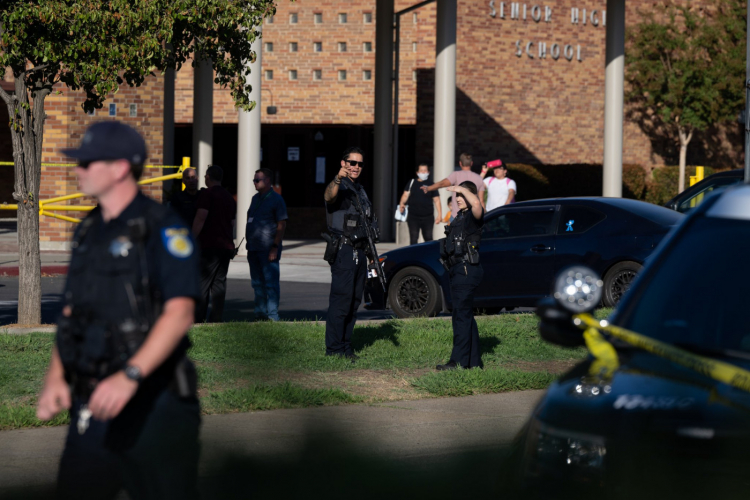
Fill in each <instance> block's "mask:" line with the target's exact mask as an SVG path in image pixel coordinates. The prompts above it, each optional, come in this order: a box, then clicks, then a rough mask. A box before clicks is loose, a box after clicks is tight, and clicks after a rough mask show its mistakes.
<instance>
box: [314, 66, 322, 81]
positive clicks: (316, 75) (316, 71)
mask: <svg viewBox="0 0 750 500" xmlns="http://www.w3.org/2000/svg"><path fill="white" fill-rule="evenodd" d="M322 79H323V71H321V70H319V69H314V70H313V80H315V81H320V80H322Z"/></svg>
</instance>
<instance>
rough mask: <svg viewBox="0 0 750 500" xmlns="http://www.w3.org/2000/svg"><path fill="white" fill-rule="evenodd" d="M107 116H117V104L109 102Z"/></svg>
mask: <svg viewBox="0 0 750 500" xmlns="http://www.w3.org/2000/svg"><path fill="white" fill-rule="evenodd" d="M109 116H117V104H115V103H110V104H109Z"/></svg>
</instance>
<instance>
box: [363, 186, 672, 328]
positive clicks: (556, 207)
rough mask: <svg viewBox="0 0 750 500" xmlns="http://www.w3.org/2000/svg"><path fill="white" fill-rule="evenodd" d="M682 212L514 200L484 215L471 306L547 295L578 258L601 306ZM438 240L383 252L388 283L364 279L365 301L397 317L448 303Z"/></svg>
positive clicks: (630, 204) (611, 203) (523, 302)
mask: <svg viewBox="0 0 750 500" xmlns="http://www.w3.org/2000/svg"><path fill="white" fill-rule="evenodd" d="M683 217H684V216H683V215H682V214H680V213H678V212H675V211H672V210H668V209H666V208H664V207H660V206H656V205H652V204H650V203H644V202H641V201H635V200H627V199H622V198H559V199H547V200H534V201H526V202H521V203H514V204H511V205H506V206H504V207H501V208H498V209H495V210H493V211H492V212H490V213H488V214H486V215H485V219H484V220H485V223H484V230H483V232H482V242H481V245H480V248H479V254H480V262H481V263H482V266H483V267H484V281H483V282H482V284H481V285H480V286H479V288H478V289H477V291H476V295H475V296H474V305H475V306H476V307H477V308H479V309H483V310H485V311H486V312H497V311H499V310H500V309H502V308H514V307H531V306H534V305H536V303H537V302H538V301H539V299H541V298H542V297H545V296H548V295H549V294H550V291H551V289H552V281H553V278H554V277H555V275H556V274H557V273H558V272H559V270H560V269H563V268H565V267H568V266H571V265H574V264H582V265H586V266H588V267H590V268H592V269H593V270H594V271H596V272H597V273H599V274H600V276H604V282H605V286H604V298H603V301H604V304H605V305H607V306H614V305H615V304H617V302H618V301H619V300H620V297H621V296H622V294H623V293H624V292H625V291H626V290H627V289H628V288H629V287H630V283H631V282H632V281H633V279H634V278H635V277H636V275H637V274H638V273H639V272H640V270H641V267H642V265H643V263H644V261H645V260H646V258H647V257H648V256H649V255H650V254H651V252H652V251H653V249H654V248H656V245H657V244H658V243H659V242H660V241H661V239H662V238H663V237H664V236H665V235H666V234H667V232H669V230H670V229H671V228H672V227H673V226H675V225H676V224H677V223H679V222H680V220H681V219H682V218H683ZM439 257H440V242H439V241H431V242H427V243H422V244H419V245H413V246H409V247H404V248H399V249H397V250H392V251H390V252H387V253H385V254H383V256H382V257H381V258H384V259H385V260H384V261H383V269H384V272H385V275H386V278H387V280H388V283H389V286H388V291H387V293H383V289H382V287H381V286H380V284H379V283H378V282H377V281H375V280H368V282H367V285H366V288H365V298H366V300H365V302H366V305H365V307H366V308H368V309H384V308H386V307H390V308H391V309H392V310H393V312H394V313H395V314H396V315H397V316H398V317H400V318H405V317H414V316H433V315H435V314H437V313H439V312H441V311H449V310H450V309H451V296H450V285H449V280H448V275H447V273H446V272H445V270H444V269H443V267H442V266H441V265H440V263H439V262H438V258H439Z"/></svg>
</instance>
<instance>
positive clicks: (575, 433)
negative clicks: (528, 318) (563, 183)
mask: <svg viewBox="0 0 750 500" xmlns="http://www.w3.org/2000/svg"><path fill="white" fill-rule="evenodd" d="M748 249H750V186H747V185H742V186H738V187H733V188H728V189H727V190H726V191H723V192H722V193H718V194H716V195H712V196H711V197H709V198H707V199H706V201H704V202H703V204H702V205H701V206H700V207H698V208H696V209H695V210H694V211H693V213H692V214H691V216H690V217H688V218H686V220H685V221H684V223H683V224H681V225H680V226H678V228H677V229H676V230H675V231H674V232H673V233H672V234H671V235H670V236H669V237H668V238H667V239H665V240H664V242H663V243H662V245H661V246H660V247H659V249H657V250H656V252H655V253H654V255H653V256H652V257H651V258H650V259H649V261H648V264H647V265H646V267H645V268H644V270H643V272H642V273H641V276H640V277H639V278H638V281H637V282H636V283H635V284H634V286H633V287H632V288H631V290H630V291H629V292H628V294H627V295H626V297H625V298H624V299H623V301H622V302H620V304H619V305H618V306H617V309H616V310H615V312H614V313H613V314H612V315H611V316H610V317H609V318H608V320H607V321H604V322H597V321H595V320H593V318H591V317H590V316H586V315H580V314H579V313H580V312H585V311H587V310H590V309H591V308H593V305H594V303H595V302H596V301H597V300H596V299H595V298H594V297H593V295H594V293H593V292H592V287H594V286H596V285H600V284H601V281H600V280H599V279H598V277H594V279H587V276H590V274H589V273H587V272H585V271H584V272H578V271H574V274H573V275H571V274H569V272H568V273H563V277H562V279H563V280H564V281H560V285H559V286H558V287H556V289H557V291H556V293H555V297H556V299H551V298H549V299H545V300H544V301H543V302H542V303H540V304H539V307H538V308H537V314H538V315H539V316H540V318H541V324H540V332H541V334H542V337H544V338H545V339H547V340H549V341H552V342H554V343H557V344H561V345H568V346H573V345H582V344H584V342H586V345H587V346H588V348H589V350H590V352H591V353H592V354H591V356H590V357H589V359H587V360H586V361H584V362H582V363H581V364H579V365H578V366H576V367H575V368H573V369H572V371H570V372H569V373H567V374H566V375H563V376H562V377H561V378H560V379H559V380H558V381H557V382H555V383H553V384H552V385H551V386H550V388H549V389H548V391H547V393H546V394H545V395H544V396H543V397H542V399H541V401H540V402H539V403H538V405H537V406H536V408H535V409H534V411H533V413H532V415H531V417H530V418H529V420H528V421H527V423H526V425H525V426H524V428H523V430H522V432H521V433H520V435H519V436H518V438H517V439H516V441H515V444H514V447H513V452H512V453H511V456H510V458H509V461H508V463H507V464H506V467H503V469H502V470H503V474H502V478H503V482H502V483H503V486H504V489H505V490H506V491H507V490H508V488H511V489H512V490H513V491H515V493H516V495H512V496H510V495H506V496H505V498H523V499H527V498H543V499H545V500H547V499H554V498H576V499H581V498H611V499H625V498H627V499H633V498H638V499H644V498H658V499H659V500H662V499H673V498H674V499H680V500H686V499H694V498H721V499H730V498H731V499H735V498H736V499H747V498H750V473H748V471H750V453H749V452H748V450H750V371H748V370H750V315H748V313H747V303H748V299H749V298H750V285H748V283H750V259H748V258H747V252H748ZM696 262H699V263H700V265H699V266H697V267H696V266H695V263H696ZM566 274H567V276H566ZM579 292H581V293H579ZM588 293H590V294H591V296H589V297H584V294H588ZM587 299H591V300H589V304H585V302H586V300H587ZM579 305H580V309H579V310H578V311H576V309H577V308H578V307H579ZM576 324H578V326H576ZM591 326H595V328H589V329H588V330H587V331H586V333H585V334H584V332H583V330H582V329H581V327H591ZM592 330H593V335H592ZM607 345H609V347H607Z"/></svg>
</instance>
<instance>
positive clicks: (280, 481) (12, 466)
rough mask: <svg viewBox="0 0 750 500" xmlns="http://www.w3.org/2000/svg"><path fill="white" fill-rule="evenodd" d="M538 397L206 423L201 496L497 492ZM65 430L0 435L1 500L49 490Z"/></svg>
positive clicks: (268, 414)
mask: <svg viewBox="0 0 750 500" xmlns="http://www.w3.org/2000/svg"><path fill="white" fill-rule="evenodd" d="M542 394H543V391H524V392H513V393H504V394H491V395H483V396H470V397H464V398H441V399H424V400H417V401H399V402H391V403H383V404H377V405H348V406H334V407H321V408H305V409H296V410H274V411H264V412H253V413H236V414H229V415H213V416H207V417H204V420H203V429H202V432H201V439H202V443H203V450H202V456H201V463H200V473H199V476H200V483H201V489H202V490H203V497H204V498H249V497H250V496H251V495H250V493H251V492H252V493H253V494H254V495H258V494H263V496H268V497H270V498H301V497H305V498H311V497H313V498H317V497H321V498H344V497H347V498H351V497H357V498H382V497H383V496H385V495H386V494H387V495H389V496H391V497H396V498H409V497H412V498H413V497H414V496H415V495H416V496H417V497H422V498H424V497H426V496H427V495H426V494H432V495H433V496H436V497H437V498H449V497H452V496H456V495H458V494H460V492H461V491H464V492H466V491H467V489H466V488H469V487H470V491H471V492H472V496H476V495H475V493H479V492H482V491H484V492H489V491H491V490H492V489H493V488H494V486H495V480H496V478H497V474H498V472H499V469H500V465H501V463H500V461H501V458H502V455H503V452H504V450H507V448H508V445H509V444H510V442H511V440H512V438H513V436H514V435H515V434H516V433H517V432H518V430H519V429H520V428H521V426H522V425H523V423H524V422H525V420H526V419H527V418H528V415H529V413H530V411H531V410H532V408H533V407H534V405H535V403H536V401H537V400H538V399H539V398H540V397H541V395H542ZM66 430H67V428H62V427H58V428H46V429H29V430H19V431H5V432H0V497H2V498H7V497H9V496H14V495H15V494H16V492H17V493H18V494H20V493H21V492H25V495H27V496H26V498H28V497H29V496H30V495H31V493H32V492H34V493H33V494H34V495H36V496H35V498H44V495H45V494H46V493H45V492H47V493H48V492H50V491H52V488H53V486H54V482H55V475H56V471H57V463H58V460H59V457H60V453H61V451H62V447H63V444H64V443H63V441H64V437H65V433H66ZM465 474H470V475H471V476H472V477H471V482H472V483H473V484H469V483H467V481H468V479H467V476H465ZM350 476H351V477H350ZM336 477H338V478H339V479H338V480H337V479H334V478H336ZM306 479H307V480H309V482H308V481H306ZM352 481H353V483H352ZM352 484H353V485H354V486H352ZM357 485H359V486H357ZM396 485H400V486H399V487H397V488H396V489H395V491H394V490H393V488H394V487H395V486H396ZM321 488H322V489H321ZM316 489H317V490H316ZM422 493H425V495H424V496H422ZM464 496H465V495H464ZM479 496H482V495H479ZM18 498H21V497H20V496H19V497H18Z"/></svg>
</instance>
